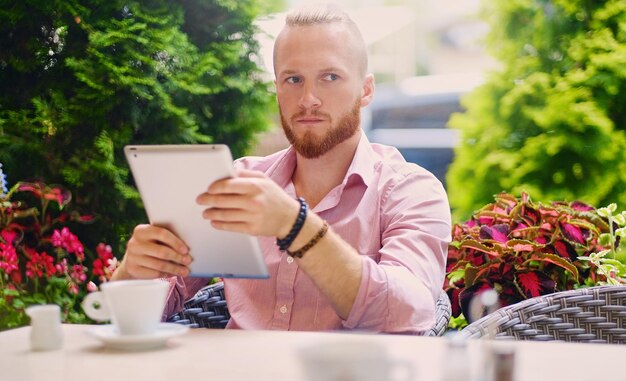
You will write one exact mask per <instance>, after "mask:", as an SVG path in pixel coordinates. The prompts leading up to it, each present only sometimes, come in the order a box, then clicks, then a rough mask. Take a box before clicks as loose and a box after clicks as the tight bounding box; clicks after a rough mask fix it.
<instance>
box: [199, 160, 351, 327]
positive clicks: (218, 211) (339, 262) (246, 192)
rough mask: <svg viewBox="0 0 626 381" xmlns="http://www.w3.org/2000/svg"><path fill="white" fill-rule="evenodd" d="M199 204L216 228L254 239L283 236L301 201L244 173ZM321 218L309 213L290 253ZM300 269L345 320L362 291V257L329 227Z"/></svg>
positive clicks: (216, 187) (311, 234)
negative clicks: (357, 295) (257, 237)
mask: <svg viewBox="0 0 626 381" xmlns="http://www.w3.org/2000/svg"><path fill="white" fill-rule="evenodd" d="M197 201H198V203H199V204H201V205H206V206H208V208H207V209H206V210H205V211H204V212H203V215H204V217H205V218H207V219H209V220H211V224H212V225H213V226H214V227H215V228H216V229H222V230H229V231H236V232H240V233H246V234H250V235H254V236H270V237H285V236H286V235H287V234H288V233H289V231H290V230H291V228H292V225H293V222H294V221H295V220H296V216H297V215H298V212H299V210H300V205H299V203H298V201H296V200H294V199H293V198H292V197H290V196H289V195H287V194H286V193H285V191H283V190H282V189H281V188H280V187H279V186H278V185H277V184H276V183H274V182H273V181H272V180H271V179H269V178H268V177H267V176H265V175H264V174H262V173H261V172H256V171H249V170H242V171H240V172H239V176H238V177H235V178H231V179H225V180H221V181H216V182H215V183H213V184H211V186H210V187H209V189H208V192H207V193H203V194H202V195H200V196H198V199H197ZM323 223H324V222H323V221H322V219H321V218H320V217H318V216H317V215H315V214H314V213H313V212H311V211H309V212H308V214H307V218H306V220H305V222H304V225H303V227H302V229H301V230H300V233H299V234H298V235H297V236H296V238H295V239H294V241H293V242H292V244H291V246H290V247H289V249H290V250H291V251H294V250H298V249H300V248H301V247H302V246H304V245H306V244H307V243H308V242H309V241H310V240H311V238H313V237H314V236H315V235H316V234H317V233H318V231H319V230H320V229H321V228H322V226H323ZM298 261H299V265H300V267H301V268H302V270H303V271H304V272H305V273H306V274H307V275H308V276H309V277H310V278H311V279H312V280H313V282H314V283H315V284H316V286H317V287H318V288H319V289H320V291H321V292H322V293H323V294H324V295H326V297H327V298H328V299H329V300H330V302H331V304H332V305H333V307H334V308H335V311H336V312H337V314H338V315H339V316H341V317H342V318H346V317H347V316H348V314H349V313H350V310H351V309H352V304H353V303H354V299H355V297H356V294H357V292H358V289H359V284H360V279H361V259H360V256H359V255H358V253H357V252H356V251H355V250H354V249H353V248H352V247H351V246H350V245H348V244H347V243H346V242H345V241H343V240H342V239H341V237H339V235H337V234H335V233H334V232H333V231H332V229H329V230H328V232H327V233H326V235H325V236H324V237H323V238H322V239H321V240H320V241H319V242H318V243H317V244H316V245H314V246H313V247H312V248H311V249H309V250H308V251H307V252H306V253H305V255H304V256H303V258H302V259H299V260H298Z"/></svg>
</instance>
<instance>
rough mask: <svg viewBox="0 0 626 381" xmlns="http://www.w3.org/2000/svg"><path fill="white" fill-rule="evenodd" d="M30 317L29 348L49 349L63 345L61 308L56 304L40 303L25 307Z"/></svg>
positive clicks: (35, 349)
mask: <svg viewBox="0 0 626 381" xmlns="http://www.w3.org/2000/svg"><path fill="white" fill-rule="evenodd" d="M26 314H27V315H28V316H29V317H30V326H31V327H30V348H31V349H32V350H33V351H50V350H54V349H59V348H61V347H62V346H63V330H62V328H61V309H60V308H59V306H57V305H56V304H42V305H35V306H30V307H27V308H26Z"/></svg>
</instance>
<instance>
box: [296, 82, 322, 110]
mask: <svg viewBox="0 0 626 381" xmlns="http://www.w3.org/2000/svg"><path fill="white" fill-rule="evenodd" d="M299 103H300V107H302V108H304V109H307V110H308V109H315V108H318V107H320V106H321V105H322V100H321V99H320V98H319V97H318V96H317V95H316V91H315V87H314V86H304V87H303V92H302V95H301V96H300V102H299Z"/></svg>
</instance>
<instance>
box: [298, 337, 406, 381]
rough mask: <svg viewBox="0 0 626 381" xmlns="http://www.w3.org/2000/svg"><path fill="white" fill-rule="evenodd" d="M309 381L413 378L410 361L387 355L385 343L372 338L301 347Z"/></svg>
mask: <svg viewBox="0 0 626 381" xmlns="http://www.w3.org/2000/svg"><path fill="white" fill-rule="evenodd" d="M300 357H301V360H302V361H301V362H302V365H303V369H304V374H305V375H306V379H307V380H309V381H340V380H358V381H370V380H371V381H381V380H389V381H391V380H393V381H400V380H407V381H408V380H413V375H414V367H413V364H412V363H410V362H408V361H405V360H399V359H393V358H390V357H389V355H388V353H387V351H386V349H385V347H384V346H382V345H381V344H379V343H376V342H371V341H358V342H356V341H355V342H335V343H332V342H329V343H324V344H317V345H315V346H310V347H305V348H302V349H301V350H300Z"/></svg>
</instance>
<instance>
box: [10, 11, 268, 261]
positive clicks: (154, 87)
mask: <svg viewBox="0 0 626 381" xmlns="http://www.w3.org/2000/svg"><path fill="white" fill-rule="evenodd" d="M1 3H2V4H1V5H2V6H1V7H0V34H1V35H2V36H4V37H3V38H2V39H0V162H2V163H4V165H5V166H4V171H5V173H6V174H7V175H8V177H9V179H8V180H9V182H11V179H24V180H27V179H41V180H45V181H46V182H48V183H59V184H64V185H66V186H68V187H69V188H70V189H72V192H73V194H74V203H75V206H76V207H77V208H78V209H79V210H80V211H82V212H87V213H95V214H96V215H98V216H99V220H98V221H97V222H96V224H95V225H93V226H90V232H89V234H88V235H89V236H90V237H91V238H87V237H86V238H85V239H86V240H87V241H88V242H87V244H93V243H95V242H97V241H99V240H106V241H107V242H111V243H114V244H115V243H117V242H118V240H119V239H120V237H122V239H123V237H124V236H127V235H128V234H129V232H130V231H131V229H132V226H134V225H135V224H137V223H139V222H143V221H145V214H144V212H143V208H142V206H141V204H140V201H139V197H138V194H137V191H136V190H135V188H134V186H133V184H132V181H131V179H130V178H129V172H128V168H127V164H126V161H125V160H124V157H123V151H122V148H123V146H124V145H126V144H175V143H206V142H215V143H225V144H228V145H229V146H230V147H231V149H232V150H233V155H234V156H235V157H238V156H241V155H243V154H245V153H246V151H247V150H248V149H249V148H250V146H251V144H252V142H253V139H254V136H255V133H257V132H259V131H262V130H264V129H265V128H266V126H268V125H269V122H270V116H271V115H270V112H271V110H272V109H273V107H270V106H271V105H272V102H273V97H272V95H271V93H270V92H269V91H268V90H269V86H268V84H267V83H265V82H264V81H263V80H262V79H261V76H260V75H259V74H260V71H259V69H258V67H257V65H256V64H255V57H256V52H257V50H258V47H257V43H256V42H255V41H254V39H253V35H254V33H255V32H256V30H255V28H254V26H253V24H252V21H253V20H254V18H255V17H256V15H257V14H258V12H259V8H258V6H257V4H256V3H255V2H254V1H252V0H248V1H226V0H213V1H199V0H179V1H157V0H145V1H119V0H112V1H111V0H107V1H102V0H95V1H88V2H87V1H84V0H51V1H45V2H44V1H35V0H29V1H19V2H9V3H8V4H7V3H6V2H4V1H3V2H1ZM82 236H84V235H82ZM117 251H119V250H116V252H117Z"/></svg>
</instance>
